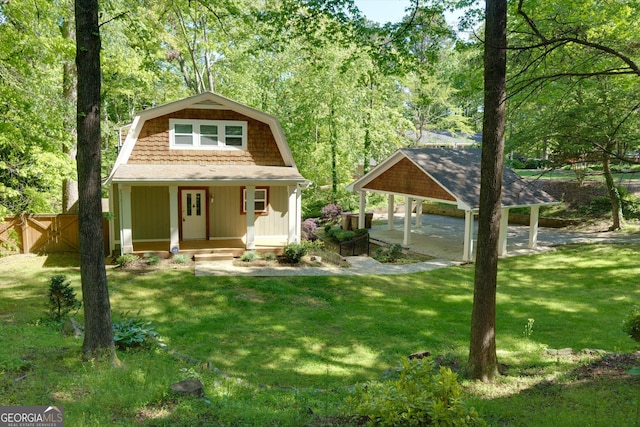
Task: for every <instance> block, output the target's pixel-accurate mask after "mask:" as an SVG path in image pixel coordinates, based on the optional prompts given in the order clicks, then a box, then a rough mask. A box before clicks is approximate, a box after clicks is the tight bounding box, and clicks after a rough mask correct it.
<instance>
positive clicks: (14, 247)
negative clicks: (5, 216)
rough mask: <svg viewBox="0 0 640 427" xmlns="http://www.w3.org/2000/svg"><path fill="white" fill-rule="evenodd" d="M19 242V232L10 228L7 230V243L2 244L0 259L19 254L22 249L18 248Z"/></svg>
mask: <svg viewBox="0 0 640 427" xmlns="http://www.w3.org/2000/svg"><path fill="white" fill-rule="evenodd" d="M0 217H1V216H0ZM19 241H20V236H18V232H17V231H16V230H15V229H13V228H10V229H9V230H7V241H2V242H0V258H2V257H5V256H9V255H13V254H15V253H18V251H19V249H20V247H19V246H18V242H19Z"/></svg>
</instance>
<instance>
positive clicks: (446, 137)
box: [406, 130, 482, 148]
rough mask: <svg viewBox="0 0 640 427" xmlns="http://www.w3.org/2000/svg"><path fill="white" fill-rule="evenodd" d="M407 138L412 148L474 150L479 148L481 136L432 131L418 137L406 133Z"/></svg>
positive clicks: (413, 133) (411, 133)
mask: <svg viewBox="0 0 640 427" xmlns="http://www.w3.org/2000/svg"><path fill="white" fill-rule="evenodd" d="M406 135H407V137H408V138H409V139H411V140H412V141H414V147H427V148H474V147H478V146H480V143H481V142H482V134H481V133H475V134H473V135H468V134H462V133H456V134H452V133H451V132H449V131H446V130H445V131H441V130H433V131H424V132H422V135H421V136H420V137H418V134H416V133H415V132H413V131H409V132H407V134H406Z"/></svg>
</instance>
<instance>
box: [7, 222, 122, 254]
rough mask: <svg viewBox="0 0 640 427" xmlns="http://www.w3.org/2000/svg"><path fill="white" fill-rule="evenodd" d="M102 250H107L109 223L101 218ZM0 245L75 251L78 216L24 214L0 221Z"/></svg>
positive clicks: (21, 250) (34, 250)
mask: <svg viewBox="0 0 640 427" xmlns="http://www.w3.org/2000/svg"><path fill="white" fill-rule="evenodd" d="M102 236H103V239H104V253H105V255H107V254H108V253H109V222H108V221H107V220H106V219H103V220H102ZM0 245H3V246H5V248H7V249H9V250H11V249H12V248H13V249H14V250H15V251H17V252H19V253H22V254H29V253H38V254H44V253H52V252H79V251H80V244H79V233H78V215H71V214H33V215H30V214H27V213H23V214H22V215H19V216H13V217H6V218H5V219H4V221H2V222H0Z"/></svg>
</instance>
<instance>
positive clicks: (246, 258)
mask: <svg viewBox="0 0 640 427" xmlns="http://www.w3.org/2000/svg"><path fill="white" fill-rule="evenodd" d="M258 258H260V257H259V256H258V254H257V253H256V252H254V251H245V252H244V253H243V254H242V256H241V257H240V261H243V262H251V261H253V260H255V259H258Z"/></svg>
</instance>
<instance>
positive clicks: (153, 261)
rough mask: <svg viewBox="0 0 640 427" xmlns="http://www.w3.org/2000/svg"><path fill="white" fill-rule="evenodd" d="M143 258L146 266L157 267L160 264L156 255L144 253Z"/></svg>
mask: <svg viewBox="0 0 640 427" xmlns="http://www.w3.org/2000/svg"><path fill="white" fill-rule="evenodd" d="M143 258H144V259H145V261H146V262H147V264H148V265H152V266H153V265H158V264H160V257H159V256H158V255H157V254H153V253H146V254H144V255H143Z"/></svg>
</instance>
